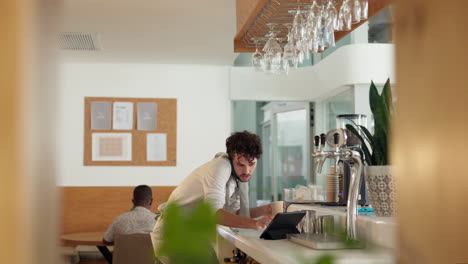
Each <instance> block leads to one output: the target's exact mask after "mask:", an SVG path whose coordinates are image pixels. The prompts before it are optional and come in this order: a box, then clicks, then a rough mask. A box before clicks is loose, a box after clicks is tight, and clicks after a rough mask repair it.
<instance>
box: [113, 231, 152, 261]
mask: <svg viewBox="0 0 468 264" xmlns="http://www.w3.org/2000/svg"><path fill="white" fill-rule="evenodd" d="M155 260H156V258H155V257H154V250H153V244H152V243H151V237H150V235H149V234H131V235H118V236H117V237H116V238H115V241H114V253H113V260H112V263H113V264H154V263H156V261H155Z"/></svg>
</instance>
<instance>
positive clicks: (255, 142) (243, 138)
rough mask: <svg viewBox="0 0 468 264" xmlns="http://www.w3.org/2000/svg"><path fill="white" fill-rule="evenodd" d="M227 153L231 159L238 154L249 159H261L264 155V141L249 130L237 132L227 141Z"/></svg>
mask: <svg viewBox="0 0 468 264" xmlns="http://www.w3.org/2000/svg"><path fill="white" fill-rule="evenodd" d="M226 152H227V154H228V155H229V157H230V158H233V157H234V153H237V155H241V156H244V157H246V158H249V159H259V158H260V156H261V155H262V141H261V139H260V137H259V136H257V135H255V134H254V133H250V132H249V131H247V130H244V131H242V132H235V133H233V134H232V135H231V136H230V137H228V138H227V139H226Z"/></svg>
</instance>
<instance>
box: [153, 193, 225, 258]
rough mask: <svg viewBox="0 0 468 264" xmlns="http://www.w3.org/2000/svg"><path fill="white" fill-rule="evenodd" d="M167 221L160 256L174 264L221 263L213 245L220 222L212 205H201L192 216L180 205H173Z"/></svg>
mask: <svg viewBox="0 0 468 264" xmlns="http://www.w3.org/2000/svg"><path fill="white" fill-rule="evenodd" d="M163 221H164V225H163V229H162V242H161V246H160V248H159V250H158V252H157V255H159V256H166V257H168V258H169V260H170V262H171V264H186V263H194V264H197V263H200V264H201V263H203V264H210V263H217V259H216V255H215V252H214V250H213V244H214V242H215V239H216V224H217V223H218V219H217V216H216V214H215V212H214V210H213V209H212V208H211V206H210V205H209V204H207V203H204V202H201V203H199V204H197V205H196V206H195V208H194V209H193V210H192V211H191V212H190V213H187V212H184V211H183V209H182V208H181V207H180V206H179V205H177V204H169V205H168V206H167V208H166V209H165V211H164V218H163Z"/></svg>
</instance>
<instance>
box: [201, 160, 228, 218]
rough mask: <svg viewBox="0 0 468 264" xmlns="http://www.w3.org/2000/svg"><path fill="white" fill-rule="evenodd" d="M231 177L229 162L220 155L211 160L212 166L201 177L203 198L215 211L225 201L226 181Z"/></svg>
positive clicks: (221, 206)
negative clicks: (202, 177)
mask: <svg viewBox="0 0 468 264" xmlns="http://www.w3.org/2000/svg"><path fill="white" fill-rule="evenodd" d="M230 177H231V163H230V162H229V161H228V160H227V159H225V158H222V157H218V158H216V159H215V161H214V162H213V167H212V168H211V170H210V172H209V173H207V174H206V176H205V177H204V179H203V189H204V195H205V196H204V200H205V201H206V202H207V203H209V204H211V205H212V206H213V208H214V210H215V211H217V210H218V209H221V208H223V206H224V204H225V202H226V183H227V182H228V180H229V178H230Z"/></svg>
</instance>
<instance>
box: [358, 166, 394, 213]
mask: <svg viewBox="0 0 468 264" xmlns="http://www.w3.org/2000/svg"><path fill="white" fill-rule="evenodd" d="M365 180H366V186H367V193H368V195H369V200H370V204H371V205H372V208H374V211H375V214H376V216H395V215H396V207H397V201H396V190H395V189H396V183H395V179H394V177H393V175H392V166H366V167H365Z"/></svg>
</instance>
